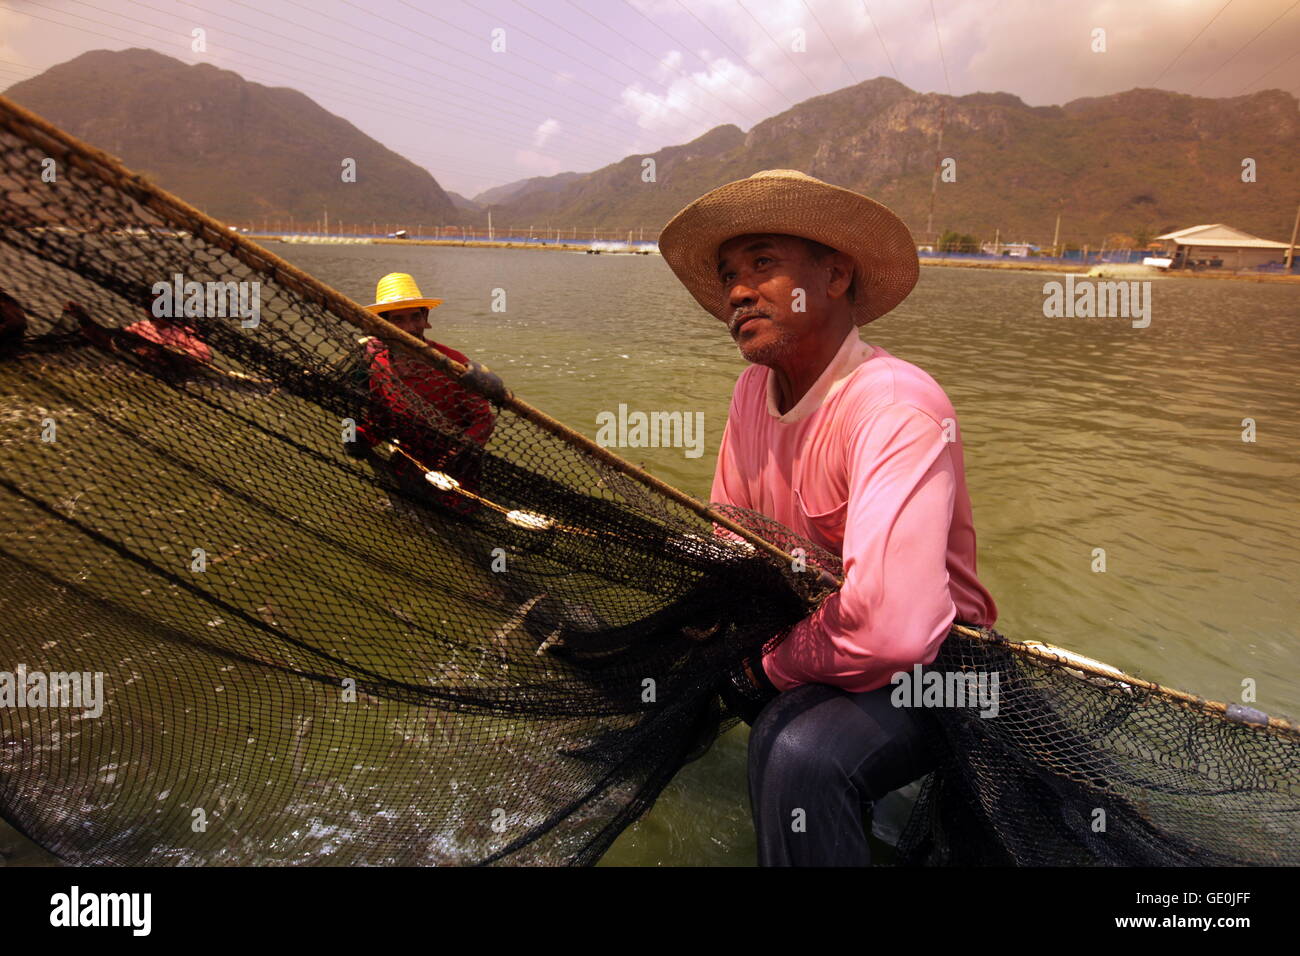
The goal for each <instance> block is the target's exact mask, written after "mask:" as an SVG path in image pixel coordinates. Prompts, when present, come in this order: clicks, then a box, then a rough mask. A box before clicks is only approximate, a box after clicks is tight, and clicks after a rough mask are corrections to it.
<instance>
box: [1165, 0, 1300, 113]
mask: <svg viewBox="0 0 1300 956" xmlns="http://www.w3.org/2000/svg"><path fill="white" fill-rule="evenodd" d="M1296 7H1300V0H1296V2H1295V3H1293V4H1291V6H1289V7H1287V8H1286V9H1285V10H1283V11H1282V12H1281V13H1279V14H1278V15H1277V16H1275V17H1274V18H1273V19H1272V20H1270V21H1269V23H1268V26H1266V27H1264V28H1263V29H1261V30H1260V31H1259V32H1258V33H1256V34H1255V35H1254V36H1253V37H1251V38H1250V39H1249V40H1247V41H1246V42H1245V43H1243V44H1242V45H1241V46H1239V47H1238V48H1237V52H1236V53H1234V54H1232V56H1230V57H1228V58H1227V59H1226V60H1224V61H1223V62H1222V63H1220V64H1219V65H1218V66H1216V67H1215V68H1214V69H1213V70H1211V71H1210V72H1209V73H1208V74H1206V75H1205V76H1203V77H1201V79H1200V81H1199V82H1197V84H1196V86H1193V87H1192V88H1191V89H1190V90H1188V92H1189V93H1191V92H1193V91H1195V90H1196V89H1197V88H1199V87H1200V86H1201V85H1202V84H1203V83H1205V81H1206V80H1208V79H1209V78H1210V77H1212V76H1214V74H1215V73H1218V72H1219V71H1220V70H1222V69H1223V68H1224V67H1225V66H1227V65H1228V64H1229V63H1231V62H1232V61H1233V60H1235V59H1236V58H1237V54H1238V53H1240V52H1241V51H1242V50H1244V49H1246V47H1248V46H1250V45H1251V44H1252V43H1254V42H1255V41H1256V40H1258V39H1259V38H1260V37H1262V36H1263V35H1264V31H1265V30H1268V28H1269V27H1271V26H1272V25H1273V24H1274V23H1277V21H1279V20H1281V19H1282V18H1283V17H1284V16H1286V15H1287V14H1288V13H1290V12H1291V11H1292V10H1294V9H1295V8H1296Z"/></svg>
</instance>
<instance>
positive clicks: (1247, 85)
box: [1232, 50, 1300, 96]
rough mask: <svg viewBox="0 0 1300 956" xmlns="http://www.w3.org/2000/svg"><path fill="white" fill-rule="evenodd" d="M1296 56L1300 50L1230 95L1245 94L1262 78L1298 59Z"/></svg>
mask: <svg viewBox="0 0 1300 956" xmlns="http://www.w3.org/2000/svg"><path fill="white" fill-rule="evenodd" d="M1298 56H1300V50H1296V51H1295V52H1294V53H1292V54H1291V55H1290V56H1289V57H1287V58H1286V59H1285V60H1283V61H1282V62H1281V63H1279V64H1277V65H1276V66H1271V67H1269V68H1268V69H1267V70H1265V71H1264V72H1263V73H1261V74H1260V75H1259V76H1257V77H1255V78H1254V79H1253V80H1251V81H1250V82H1249V83H1247V84H1246V85H1245V86H1243V87H1242V88H1241V89H1239V90H1238V91H1237V92H1236V93H1233V94H1232V95H1233V96H1240V95H1241V94H1242V93H1244V92H1246V90H1248V89H1249V88H1250V87H1252V86H1254V85H1255V84H1256V83H1258V82H1259V81H1260V80H1262V79H1263V78H1264V77H1266V76H1268V75H1269V74H1270V73H1273V72H1275V71H1277V70H1279V69H1281V68H1282V67H1284V66H1286V65H1287V64H1288V63H1290V62H1291V61H1292V60H1294V59H1295V58H1296V57H1298Z"/></svg>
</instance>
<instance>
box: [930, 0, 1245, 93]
mask: <svg viewBox="0 0 1300 956" xmlns="http://www.w3.org/2000/svg"><path fill="white" fill-rule="evenodd" d="M1228 2H1229V3H1231V2H1232V0H1228ZM930 17H931V19H932V20H933V21H934V42H935V43H937V44H938V45H939V62H940V63H942V64H943V85H944V86H945V87H946V88H947V90H948V95H949V96H952V83H950V82H949V81H948V59H947V58H946V57H945V56H944V55H943V40H941V39H940V38H939V14H937V13H935V10H934V0H930Z"/></svg>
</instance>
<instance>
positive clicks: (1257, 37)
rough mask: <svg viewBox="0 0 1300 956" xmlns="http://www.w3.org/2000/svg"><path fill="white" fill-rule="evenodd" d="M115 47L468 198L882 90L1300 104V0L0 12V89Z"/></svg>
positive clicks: (187, 6)
mask: <svg viewBox="0 0 1300 956" xmlns="http://www.w3.org/2000/svg"><path fill="white" fill-rule="evenodd" d="M195 29H201V30H202V31H203V33H204V40H205V43H206V51H205V52H201V53H199V52H195V51H194V50H193V49H192V46H193V44H194V42H195V41H194V38H193V35H192V34H193V31H194V30H195ZM1098 30H1103V31H1105V32H1104V42H1105V51H1104V52H1094V51H1093V47H1094V46H1095V45H1098V41H1097V33H1096V31H1098ZM494 36H495V40H494ZM494 42H495V44H496V45H497V46H501V45H502V44H503V45H504V49H503V50H500V51H498V50H494V49H493V46H494ZM799 46H802V47H803V49H802V50H798V49H796V48H797V47H799ZM128 47H149V48H152V49H154V50H157V51H159V52H160V53H165V54H168V55H170V56H174V57H176V58H178V59H181V60H184V61H186V62H189V63H195V62H200V61H206V62H210V63H213V64H215V65H217V66H220V67H222V68H225V69H230V70H234V71H235V72H237V73H239V74H240V75H241V76H243V77H245V78H246V79H249V80H254V81H256V82H260V83H265V84H267V85H270V86H291V87H294V88H296V89H298V90H301V91H302V92H304V93H306V94H307V95H308V96H310V97H311V98H312V99H314V100H315V101H316V102H318V103H320V104H321V105H322V106H324V107H325V108H326V109H328V110H330V111H331V112H334V113H337V114H339V115H341V116H343V117H346V118H347V119H348V120H350V121H351V122H352V123H354V124H356V126H358V127H359V128H360V129H362V130H363V131H364V132H366V133H367V134H369V135H371V136H373V137H375V138H376V139H378V140H379V141H380V142H382V143H384V144H385V145H387V146H389V147H390V148H392V149H394V150H396V151H397V152H399V153H401V154H402V155H404V156H406V157H408V158H409V159H411V160H413V161H415V162H417V163H420V164H422V165H424V166H426V167H427V168H428V169H429V170H430V171H431V172H432V173H433V174H434V175H435V176H436V177H437V179H438V181H439V182H440V183H441V184H442V185H443V187H444V188H447V189H452V190H455V191H457V192H460V193H462V194H464V195H467V196H473V195H474V194H475V193H477V192H479V191H481V190H483V189H485V188H488V187H490V186H495V185H500V184H502V183H506V182H510V181H512V180H516V179H521V178H523V177H526V176H536V175H545V174H550V173H555V172H559V171H561V170H568V169H573V170H580V171H585V170H590V169H595V168H597V167H599V166H602V165H604V164H606V163H609V162H613V161H615V160H617V159H620V158H622V157H623V156H626V155H628V154H631V153H641V152H648V151H651V150H654V149H658V148H660V147H662V146H666V145H671V144H674V143H682V142H686V141H688V140H690V139H693V138H694V137H696V136H698V135H700V134H701V133H703V132H705V131H706V130H708V129H711V128H712V127H714V126H717V125H718V124H721V123H735V124H736V125H738V126H740V127H741V128H742V129H746V130H747V129H749V128H750V127H752V126H753V125H754V124H755V123H757V122H759V121H760V120H762V119H764V118H766V117H768V116H772V115H774V114H776V113H779V112H781V111H782V110H785V109H787V108H789V107H790V106H791V105H793V104H794V103H797V102H799V101H801V100H805V99H807V98H809V97H812V96H815V95H817V94H819V93H828V92H830V91H832V90H836V89H840V88H842V87H845V86H849V85H852V84H853V83H856V82H860V81H862V80H866V79H869V78H872V77H876V76H893V77H895V78H897V79H898V80H900V81H901V82H903V83H905V84H906V85H907V86H909V87H912V88H913V89H916V90H922V91H926V92H930V91H934V92H949V91H950V92H952V93H953V94H956V95H962V94H965V93H972V92H975V91H980V90H983V91H994V90H1000V91H1006V92H1010V93H1014V94H1015V95H1017V96H1019V97H1020V98H1021V99H1023V100H1025V101H1026V102H1027V103H1030V104H1033V105H1043V104H1051V103H1063V102H1066V101H1068V100H1071V99H1074V98H1076V97H1080V96H1096V95H1101V94H1106V93H1113V92H1117V91H1120V90H1126V89H1131V88H1133V87H1135V86H1147V87H1150V86H1157V87H1161V88H1163V89H1169V90H1177V91H1180V92H1186V93H1193V94H1196V95H1200V96H1233V95H1236V94H1239V93H1242V92H1250V91H1254V90H1258V89H1269V88H1279V89H1283V90H1286V91H1288V92H1290V93H1292V94H1293V95H1300V0H1295V2H1293V0H1227V2H1226V3H1225V0H1112V2H1086V0H1085V2H1079V0H933V3H931V0H599V2H597V0H436V2H414V0H409V2H408V0H318V2H304V0H256V2H249V0H194V2H190V0H43V2H29V0H0V88H3V87H6V86H8V85H10V84H11V83H13V82H16V81H17V80H20V79H23V78H25V77H28V76H33V75H35V74H37V73H40V72H41V71H43V70H44V69H46V68H47V67H49V66H52V65H53V64H55V63H60V62H63V61H64V60H68V59H70V58H72V57H74V56H76V55H77V54H79V53H82V52H85V51H86V50H93V49H113V50H118V49H126V48H128Z"/></svg>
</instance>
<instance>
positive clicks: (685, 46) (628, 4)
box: [462, 0, 1300, 112]
mask: <svg viewBox="0 0 1300 956" xmlns="http://www.w3.org/2000/svg"><path fill="white" fill-rule="evenodd" d="M462 2H464V0H462ZM1297 2H1300V0H1297ZM623 4H624V6H626V7H627V8H628V9H629V10H631V11H632V12H633V13H635V14H636V15H637V16H638V17H640V18H641V19H642V20H644V21H645V22H646V23H648V24H650V25H651V26H652V27H654V28H655V29H656V30H658V31H659V32H660V33H662V34H663V35H664V36H666V37H667V38H668V39H669V40H671V41H672V42H673V43H675V44H677V45H678V46H679V47H681V48H682V49H683V50H690V46H689V45H688V44H686V43H683V42H682V41H681V40H679V39H677V37H675V36H673V35H672V34H671V33H669V32H668V31H667V30H665V29H664V28H663V27H662V26H660V25H659V24H658V23H656V22H655V21H654V20H651V19H650V18H649V17H647V16H646V15H645V14H644V13H642V12H641V11H640V10H638V9H637V8H636V7H634V6H632V4H631V2H630V0H623ZM683 9H685V8H684V7H683ZM686 12H687V13H690V11H689V10H687V11H686ZM692 15H693V14H692ZM697 19H698V18H697ZM714 35H715V36H716V34H714ZM691 56H693V57H695V59H697V60H699V61H700V62H701V63H703V64H704V66H705V68H706V69H712V67H711V66H710V64H709V62H708V61H707V60H705V59H704V57H702V56H700V55H699V54H698V53H695V52H694V51H691ZM727 85H728V86H730V87H731V88H732V89H733V90H735V91H736V92H737V93H741V94H743V95H744V96H748V97H749V99H750V101H751V102H752V103H753V104H754V105H755V106H757V107H758V108H759V109H760V110H763V111H764V112H768V111H769V108H768V107H766V106H764V105H763V104H762V103H760V102H759V101H758V100H757V99H755V98H754V96H753V95H752V94H751V93H750V92H749V91H748V90H743V89H741V88H740V87H739V86H737V85H736V84H735V83H733V82H732V81H731V80H727Z"/></svg>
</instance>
